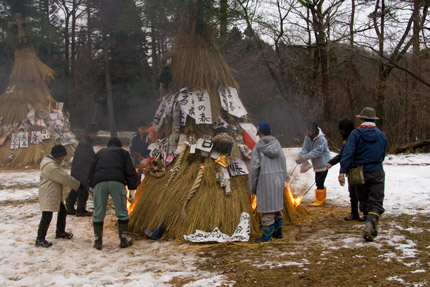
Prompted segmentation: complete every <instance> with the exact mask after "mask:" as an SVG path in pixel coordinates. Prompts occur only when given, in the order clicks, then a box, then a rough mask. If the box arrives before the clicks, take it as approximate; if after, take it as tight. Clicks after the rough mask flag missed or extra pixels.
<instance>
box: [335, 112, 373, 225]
mask: <svg viewBox="0 0 430 287" xmlns="http://www.w3.org/2000/svg"><path fill="white" fill-rule="evenodd" d="M354 129H355V127H354V123H353V121H351V120H350V119H341V120H339V132H340V134H341V136H342V139H343V146H342V149H341V150H340V153H339V154H338V155H336V156H335V157H334V158H332V159H331V160H330V161H329V162H328V164H327V169H330V168H331V167H332V166H333V165H336V164H338V163H339V162H340V159H341V157H342V151H343V148H344V147H345V143H346V140H347V139H348V137H349V134H350V133H351V132H352V131H353V130H354ZM348 191H349V199H350V202H351V213H350V214H349V215H348V216H345V217H344V219H345V220H346V221H351V220H360V221H365V219H364V217H362V218H360V215H359V212H358V200H357V196H356V194H355V189H354V186H352V185H348Z"/></svg>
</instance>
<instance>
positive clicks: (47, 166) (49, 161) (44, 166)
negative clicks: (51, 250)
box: [35, 145, 81, 247]
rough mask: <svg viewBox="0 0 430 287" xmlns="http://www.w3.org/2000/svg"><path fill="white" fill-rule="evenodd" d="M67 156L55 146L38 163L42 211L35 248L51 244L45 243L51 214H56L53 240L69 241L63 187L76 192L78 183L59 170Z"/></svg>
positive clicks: (60, 146) (63, 150)
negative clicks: (55, 228) (49, 153)
mask: <svg viewBox="0 0 430 287" xmlns="http://www.w3.org/2000/svg"><path fill="white" fill-rule="evenodd" d="M66 155H67V150H66V149H65V148H64V147H63V146H62V145H56V146H54V147H53V148H52V150H51V155H49V156H47V157H45V158H44V159H43V160H42V162H41V163H40V184H39V202H40V210H41V211H42V219H41V220H40V224H39V229H38V231H37V239H36V243H35V245H36V246H37V247H50V246H51V245H52V243H51V242H48V241H46V239H45V237H46V233H47V232H48V228H49V225H50V223H51V220H52V213H53V212H58V217H57V230H56V232H55V238H65V239H71V238H72V237H73V234H72V233H68V232H66V216H67V211H66V207H65V206H64V203H63V189H64V188H63V187H64V186H69V187H70V188H73V189H75V190H77V189H78V188H79V187H80V185H81V184H80V182H79V181H78V180H76V179H75V178H73V177H72V176H70V175H68V174H67V173H66V172H65V171H63V170H62V169H61V162H62V161H63V160H64V158H65V157H66Z"/></svg>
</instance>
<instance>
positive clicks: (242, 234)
mask: <svg viewBox="0 0 430 287" xmlns="http://www.w3.org/2000/svg"><path fill="white" fill-rule="evenodd" d="M249 220H250V216H249V214H248V213H246V212H242V214H241V215H240V222H239V225H238V226H237V228H236V230H235V231H234V233H233V235H232V236H228V235H227V234H224V233H222V232H221V231H220V230H219V229H218V227H216V228H215V229H214V230H213V231H212V232H205V231H201V230H196V232H195V233H194V234H190V235H184V239H185V240H188V241H190V242H194V243H202V242H229V241H240V242H247V241H248V240H249V236H250V234H251V228H250V225H249Z"/></svg>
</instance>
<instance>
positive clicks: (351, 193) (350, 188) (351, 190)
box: [348, 184, 358, 205]
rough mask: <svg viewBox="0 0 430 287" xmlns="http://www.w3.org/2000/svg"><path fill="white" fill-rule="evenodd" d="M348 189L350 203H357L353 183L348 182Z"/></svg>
mask: <svg viewBox="0 0 430 287" xmlns="http://www.w3.org/2000/svg"><path fill="white" fill-rule="evenodd" d="M348 191H349V200H350V201H351V205H352V204H358V199H357V195H356V194H355V187H354V186H353V185H350V184H348Z"/></svg>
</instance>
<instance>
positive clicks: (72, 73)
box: [69, 0, 77, 92]
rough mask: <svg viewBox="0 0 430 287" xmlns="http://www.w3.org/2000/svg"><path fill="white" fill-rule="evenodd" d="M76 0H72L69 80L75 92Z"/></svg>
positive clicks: (70, 87)
mask: <svg viewBox="0 0 430 287" xmlns="http://www.w3.org/2000/svg"><path fill="white" fill-rule="evenodd" d="M76 12H77V7H76V0H73V2H72V10H71V15H72V16H71V17H72V31H71V33H72V35H71V41H70V51H71V55H70V80H69V91H71V92H73V91H74V88H75V64H76Z"/></svg>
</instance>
